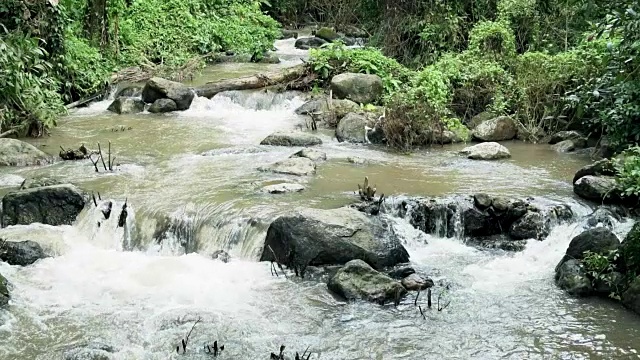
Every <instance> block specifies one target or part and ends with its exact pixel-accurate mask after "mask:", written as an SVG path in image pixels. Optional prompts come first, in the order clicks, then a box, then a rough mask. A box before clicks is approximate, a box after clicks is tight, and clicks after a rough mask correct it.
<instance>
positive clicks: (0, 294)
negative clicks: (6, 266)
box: [0, 274, 11, 308]
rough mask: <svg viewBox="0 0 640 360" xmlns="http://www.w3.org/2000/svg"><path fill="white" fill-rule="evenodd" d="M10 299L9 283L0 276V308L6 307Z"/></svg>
mask: <svg viewBox="0 0 640 360" xmlns="http://www.w3.org/2000/svg"><path fill="white" fill-rule="evenodd" d="M10 299H11V296H10V295H9V282H8V281H7V279H5V278H4V276H2V274H0V308H1V307H3V306H6V305H7V304H8V303H9V300H10Z"/></svg>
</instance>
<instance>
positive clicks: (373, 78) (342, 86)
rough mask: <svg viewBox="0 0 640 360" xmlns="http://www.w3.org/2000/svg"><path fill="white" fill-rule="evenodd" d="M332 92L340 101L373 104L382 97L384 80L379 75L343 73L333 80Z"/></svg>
mask: <svg viewBox="0 0 640 360" xmlns="http://www.w3.org/2000/svg"><path fill="white" fill-rule="evenodd" d="M331 90H333V94H334V96H336V97H337V98H338V99H349V100H353V101H355V102H357V103H360V104H371V103H374V102H376V101H377V100H378V99H379V98H380V97H381V96H382V92H383V86H382V79H381V78H380V77H379V76H378V75H370V74H360V73H343V74H339V75H336V76H334V77H333V78H332V79H331Z"/></svg>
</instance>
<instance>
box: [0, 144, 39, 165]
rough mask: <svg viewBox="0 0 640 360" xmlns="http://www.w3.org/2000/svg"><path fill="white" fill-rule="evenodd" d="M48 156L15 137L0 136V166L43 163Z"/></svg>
mask: <svg viewBox="0 0 640 360" xmlns="http://www.w3.org/2000/svg"><path fill="white" fill-rule="evenodd" d="M48 162H49V156H48V155H47V154H45V153H43V152H42V151H40V150H38V149H37V148H36V147H35V146H33V145H31V144H29V143H26V142H24V141H20V140H16V139H7V138H0V166H28V165H43V164H46V163H48Z"/></svg>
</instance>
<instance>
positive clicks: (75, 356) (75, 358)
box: [63, 343, 117, 360]
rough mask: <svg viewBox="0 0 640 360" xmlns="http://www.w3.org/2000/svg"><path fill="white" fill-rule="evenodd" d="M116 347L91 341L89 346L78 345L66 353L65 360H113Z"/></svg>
mask: <svg viewBox="0 0 640 360" xmlns="http://www.w3.org/2000/svg"><path fill="white" fill-rule="evenodd" d="M116 351H117V350H116V349H115V348H114V347H113V346H111V345H107V344H101V343H90V344H89V345H87V346H83V347H77V348H74V349H71V350H68V351H66V352H65V353H64V355H63V358H64V360H113V359H115V357H114V353H116Z"/></svg>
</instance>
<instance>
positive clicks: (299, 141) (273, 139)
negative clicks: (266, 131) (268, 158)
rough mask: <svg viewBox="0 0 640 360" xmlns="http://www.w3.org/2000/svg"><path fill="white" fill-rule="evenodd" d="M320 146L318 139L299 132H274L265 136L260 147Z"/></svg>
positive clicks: (320, 141)
mask: <svg viewBox="0 0 640 360" xmlns="http://www.w3.org/2000/svg"><path fill="white" fill-rule="evenodd" d="M320 144H322V140H320V138H319V137H317V136H314V135H311V134H309V133H305V132H301V131H290V132H276V133H273V134H271V135H269V136H267V137H266V138H265V139H264V140H262V142H260V145H273V146H313V145H320Z"/></svg>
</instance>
